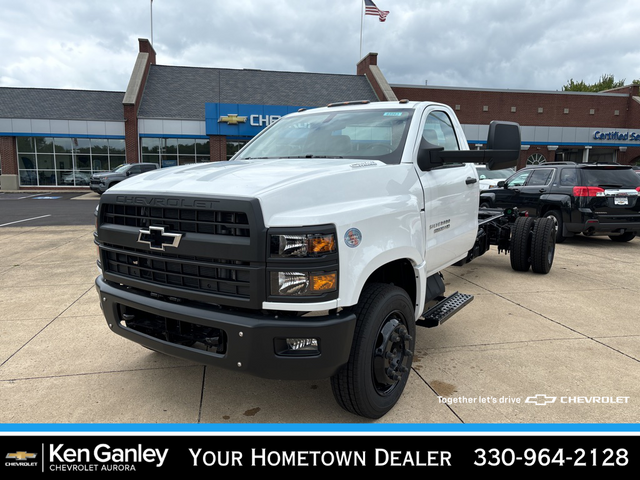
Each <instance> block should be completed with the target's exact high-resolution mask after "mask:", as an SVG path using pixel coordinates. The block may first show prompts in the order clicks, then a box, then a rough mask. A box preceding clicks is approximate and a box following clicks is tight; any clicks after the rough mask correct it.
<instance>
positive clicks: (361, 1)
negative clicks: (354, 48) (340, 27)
mask: <svg viewBox="0 0 640 480" xmlns="http://www.w3.org/2000/svg"><path fill="white" fill-rule="evenodd" d="M363 24H364V0H360V58H358V62H359V61H360V60H362V25H363Z"/></svg>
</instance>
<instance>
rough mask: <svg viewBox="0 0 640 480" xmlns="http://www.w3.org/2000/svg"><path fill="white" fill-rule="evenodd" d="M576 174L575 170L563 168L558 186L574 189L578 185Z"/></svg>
mask: <svg viewBox="0 0 640 480" xmlns="http://www.w3.org/2000/svg"><path fill="white" fill-rule="evenodd" d="M577 173H578V172H576V169H575V168H564V169H562V172H560V185H562V186H567V187H575V186H576V185H577V184H578V175H577Z"/></svg>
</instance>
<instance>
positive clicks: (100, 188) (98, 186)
mask: <svg viewBox="0 0 640 480" xmlns="http://www.w3.org/2000/svg"><path fill="white" fill-rule="evenodd" d="M89 189H91V190H92V191H94V192H96V193H104V192H106V191H107V188H106V186H105V184H104V183H98V182H94V181H92V182H90V183H89Z"/></svg>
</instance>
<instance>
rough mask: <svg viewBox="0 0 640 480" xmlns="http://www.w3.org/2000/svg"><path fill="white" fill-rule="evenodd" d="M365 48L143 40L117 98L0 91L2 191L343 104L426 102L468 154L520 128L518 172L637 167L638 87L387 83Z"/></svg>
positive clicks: (179, 157)
mask: <svg viewBox="0 0 640 480" xmlns="http://www.w3.org/2000/svg"><path fill="white" fill-rule="evenodd" d="M377 60H378V57H377V54H375V53H369V54H368V55H367V56H366V57H364V58H363V59H362V60H361V61H360V62H359V63H358V65H357V66H356V72H355V74H352V75H339V74H322V73H304V72H279V71H266V70H255V69H220V68H204V67H202V68H200V67H181V66H166V65H158V64H157V63H156V53H155V51H154V49H153V47H152V45H151V44H150V42H149V41H148V40H146V39H140V40H139V52H138V56H137V59H136V62H135V65H134V67H133V71H132V73H131V77H130V80H129V84H128V85H127V86H126V90H124V91H120V92H107V91H89V90H67V89H48V88H15V87H0V190H4V191H9V190H29V189H42V188H46V189H51V190H53V189H59V188H77V189H80V190H82V189H87V188H88V183H89V178H90V176H91V174H92V173H95V172H100V171H106V170H111V169H113V168H114V167H116V166H118V165H121V164H123V163H136V162H153V163H158V164H160V166H162V167H171V166H175V165H186V164H190V163H198V162H209V161H224V160H227V159H229V158H230V157H231V156H232V155H233V154H234V153H235V152H236V151H238V149H239V148H240V147H241V146H242V145H244V144H245V143H246V142H247V141H249V140H250V139H251V138H252V137H254V136H255V135H256V134H257V133H258V132H260V131H261V130H262V129H263V128H265V127H266V126H267V125H269V124H270V123H272V122H273V121H276V120H277V119H278V118H280V117H281V116H283V115H286V114H287V113H290V112H293V111H296V110H298V109H300V108H313V107H318V106H324V105H327V104H329V103H333V102H340V101H345V100H369V101H371V102H376V101H386V100H398V99H409V100H431V101H436V102H440V103H445V104H447V105H449V106H450V107H451V108H453V109H454V110H455V112H456V114H457V115H458V118H459V119H460V121H461V123H462V124H463V128H464V130H465V134H466V136H467V139H468V141H469V145H470V147H471V148H483V147H484V144H485V142H486V137H487V133H488V128H489V123H490V122H491V120H509V121H514V122H518V123H519V124H520V125H521V131H522V145H521V155H520V160H519V164H518V166H519V167H522V166H524V165H525V164H527V163H543V162H549V161H558V160H563V161H575V162H618V163H623V164H635V163H639V162H640V128H637V127H640V92H639V90H638V85H628V86H624V87H621V88H618V89H615V90H609V91H606V92H599V93H583V92H564V91H525V90H498V89H473V88H455V87H436V86H428V85H424V86H422V85H393V84H389V83H388V82H387V80H386V79H385V77H384V74H383V73H382V69H381V68H379V66H378V62H377Z"/></svg>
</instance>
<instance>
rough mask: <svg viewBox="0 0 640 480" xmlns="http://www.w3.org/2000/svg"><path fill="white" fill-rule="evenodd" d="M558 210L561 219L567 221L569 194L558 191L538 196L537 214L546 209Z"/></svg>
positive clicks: (569, 208) (569, 204)
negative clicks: (560, 213)
mask: <svg viewBox="0 0 640 480" xmlns="http://www.w3.org/2000/svg"><path fill="white" fill-rule="evenodd" d="M553 209H555V210H560V211H561V212H562V219H563V221H565V222H569V221H570V220H571V219H570V218H569V213H570V212H571V197H570V196H569V195H563V194H558V193H548V194H545V195H541V196H540V201H539V203H538V209H537V212H536V213H537V215H538V216H540V217H541V216H543V215H544V214H545V212H547V211H548V210H553Z"/></svg>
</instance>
